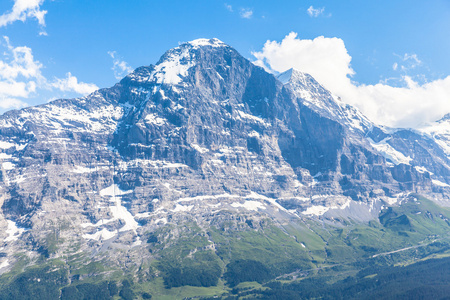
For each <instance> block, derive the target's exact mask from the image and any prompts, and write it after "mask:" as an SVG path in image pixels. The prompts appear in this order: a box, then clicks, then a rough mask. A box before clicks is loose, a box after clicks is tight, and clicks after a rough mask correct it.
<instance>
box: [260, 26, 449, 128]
mask: <svg viewBox="0 0 450 300" xmlns="http://www.w3.org/2000/svg"><path fill="white" fill-rule="evenodd" d="M253 55H254V56H255V57H256V59H257V61H256V62H255V63H256V64H257V65H265V66H266V68H268V69H270V70H272V71H273V72H283V71H285V70H287V69H289V68H292V67H294V68H296V69H299V70H301V71H303V72H307V73H310V74H311V75H312V76H313V77H315V78H316V79H317V80H318V81H319V82H320V83H321V84H323V85H324V86H325V87H326V88H328V89H329V90H330V91H332V92H333V93H334V94H336V95H337V96H339V97H341V98H342V100H343V101H345V102H347V103H349V104H352V105H354V106H356V107H358V108H359V109H360V110H361V111H362V112H363V113H364V114H365V115H366V116H367V117H369V118H370V119H371V120H372V121H374V122H375V123H378V124H383V125H387V126H394V127H416V126H418V125H420V124H421V123H424V122H430V121H434V120H437V119H439V118H440V117H442V116H443V115H444V114H445V113H448V112H450V76H448V77H446V78H444V79H440V80H435V81H432V82H428V83H425V84H422V85H420V84H418V83H417V82H416V81H414V80H413V79H412V78H411V77H410V76H407V75H403V76H402V77H401V80H402V81H403V82H404V86H403V87H394V86H390V85H387V84H385V83H381V82H380V83H378V84H375V85H365V84H358V83H356V82H354V81H352V80H351V76H352V75H353V74H354V73H355V72H354V71H353V69H352V68H351V65H350V62H351V56H350V55H349V54H348V52H347V49H346V47H345V44H344V41H343V40H341V39H339V38H325V37H323V36H320V37H317V38H315V39H314V40H308V39H305V40H303V39H300V38H297V34H296V33H293V32H292V33H290V34H289V35H287V36H286V37H285V38H284V39H283V40H282V41H281V42H276V41H267V42H266V43H265V45H264V47H263V49H262V50H261V51H260V52H254V53H253ZM402 59H406V60H410V61H412V62H415V63H419V62H420V60H419V59H418V58H417V56H414V55H411V54H407V55H404V56H402ZM394 68H395V67H394Z"/></svg>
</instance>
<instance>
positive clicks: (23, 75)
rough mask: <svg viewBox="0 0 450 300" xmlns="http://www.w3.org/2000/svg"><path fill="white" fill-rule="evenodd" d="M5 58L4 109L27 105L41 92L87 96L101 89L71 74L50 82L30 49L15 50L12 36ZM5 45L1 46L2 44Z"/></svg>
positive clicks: (1, 62)
mask: <svg viewBox="0 0 450 300" xmlns="http://www.w3.org/2000/svg"><path fill="white" fill-rule="evenodd" d="M3 39H4V43H2V46H3V48H4V52H3V57H0V108H2V109H8V108H20V107H24V106H27V103H26V101H27V99H29V98H30V97H31V96H34V95H36V93H38V91H39V90H49V91H55V90H59V91H63V92H75V93H78V94H87V93H90V92H92V91H93V90H95V89H98V88H97V86H96V85H94V84H88V83H83V82H78V79H77V78H76V77H75V76H73V75H72V74H70V73H67V75H66V76H67V77H66V78H63V79H60V78H54V79H53V81H49V80H47V78H45V77H44V76H43V74H42V68H43V65H42V64H41V63H40V62H39V61H37V60H36V59H35V58H34V56H33V53H32V50H31V49H30V48H29V47H25V46H21V47H14V46H12V45H11V43H10V41H9V38H8V37H3ZM0 45H1V44H0Z"/></svg>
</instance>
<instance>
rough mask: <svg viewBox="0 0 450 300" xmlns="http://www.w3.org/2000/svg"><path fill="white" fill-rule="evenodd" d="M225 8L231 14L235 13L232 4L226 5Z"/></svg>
mask: <svg viewBox="0 0 450 300" xmlns="http://www.w3.org/2000/svg"><path fill="white" fill-rule="evenodd" d="M225 8H226V9H227V10H228V11H229V12H233V6H231V5H230V4H227V3H225Z"/></svg>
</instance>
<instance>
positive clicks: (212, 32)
mask: <svg viewBox="0 0 450 300" xmlns="http://www.w3.org/2000/svg"><path fill="white" fill-rule="evenodd" d="M0 15H1V16H0V32H1V35H2V36H3V38H2V39H1V41H0V48H1V51H0V107H1V108H0V112H4V111H6V110H8V109H12V108H19V107H21V106H24V105H36V104H41V103H46V102H47V101H48V100H50V99H55V98H61V97H76V96H79V95H82V94H86V93H88V92H90V91H91V90H93V89H95V88H97V87H109V86H112V85H113V84H114V83H115V82H117V81H118V79H117V78H120V77H121V76H124V75H126V72H128V71H130V70H131V69H134V68H136V67H138V66H141V65H149V64H152V63H156V61H157V60H158V59H159V57H160V56H161V55H162V54H163V53H164V52H165V51H166V50H168V49H170V48H173V47H175V46H177V45H178V44H179V43H180V42H184V41H190V40H193V39H197V38H203V37H206V38H209V37H217V38H219V39H220V40H222V41H224V42H225V43H227V44H229V45H231V46H232V47H234V48H236V49H237V50H238V51H239V52H240V53H241V54H242V55H243V56H245V57H247V58H249V59H250V60H252V61H256V60H257V59H259V60H260V61H259V64H261V65H263V64H264V65H265V67H266V68H267V69H268V70H270V71H272V72H274V73H277V72H281V71H284V69H285V68H287V67H290V66H293V67H296V68H298V69H300V70H303V71H306V72H308V73H311V74H312V75H313V76H314V77H316V78H317V79H318V80H319V81H320V82H321V83H323V84H324V85H325V86H326V87H327V88H329V89H330V90H331V91H332V92H334V93H336V94H337V95H338V96H340V97H341V98H342V100H343V101H346V102H348V103H351V104H353V105H355V106H357V107H359V108H360V109H361V110H362V111H363V112H364V113H366V114H368V115H369V117H371V118H372V119H375V121H377V122H379V123H383V124H386V125H391V126H417V124H419V123H421V122H427V121H430V120H434V119H436V118H437V117H438V116H439V115H440V114H442V113H443V112H444V111H446V110H448V112H450V78H449V77H448V76H449V75H450V60H449V59H448V53H450V39H449V38H448V34H449V32H450V1H448V0H431V1H415V0H409V1H403V0H398V1H386V0H379V1H360V0H359V1H357V0H351V1H347V0H343V1H333V0H330V1H318V0H309V1H268V0H267V1H262V0H254V1H250V0H247V1H246V0H241V1H216V0H197V1H194V0H193V1H185V0H184V1H150V0H128V1H125V0H121V1H118V0H108V1H105V0H89V1H88V0H3V1H1V2H0ZM321 36H323V37H324V39H319V37H321ZM268 41H270V42H272V44H270V45H269V44H268V43H267V42H268ZM308 41H309V42H308ZM283 42H284V43H283ZM281 53H283V58H282V59H280V58H279V56H280V55H281ZM318 54H320V55H318ZM14 55H16V56H14ZM299 56H302V59H298V57H299ZM323 57H325V59H322V58H323ZM317 60H322V64H320V63H315V62H316V61H317ZM327 66H331V67H332V70H328V69H327ZM333 68H334V69H333ZM113 69H114V70H113ZM327 74H328V77H327ZM330 74H331V75H332V77H331V75H330ZM344 77H345V78H344ZM332 78H338V79H336V80H334V79H332ZM446 79H448V80H446ZM387 94H389V95H391V94H394V95H395V97H391V96H389V97H388V96H386V95H387ZM447 96H448V98H447ZM411 97H412V98H411ZM386 98H389V99H387V100H386ZM429 98H433V99H438V100H435V102H430V101H429V100H428V99H429ZM361 99H362V100H361ZM445 99H448V100H447V101H446V100H445ZM427 101H428V102H427ZM394 102H395V103H394ZM447 102H448V103H447ZM386 105H388V106H391V107H392V112H389V111H386V110H385V109H383V106H386ZM405 105H407V106H409V107H411V106H414V107H417V109H416V110H415V111H412V112H409V113H407V114H406V115H403V116H396V114H398V113H397V112H399V113H403V114H405V113H404V109H402V107H403V106H405ZM427 109H428V110H427ZM424 111H425V113H423V112H424ZM419 114H420V115H419Z"/></svg>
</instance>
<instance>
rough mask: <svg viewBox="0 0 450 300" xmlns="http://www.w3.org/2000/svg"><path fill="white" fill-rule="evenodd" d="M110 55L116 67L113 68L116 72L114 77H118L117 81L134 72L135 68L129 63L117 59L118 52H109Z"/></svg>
mask: <svg viewBox="0 0 450 300" xmlns="http://www.w3.org/2000/svg"><path fill="white" fill-rule="evenodd" d="M108 54H109V56H111V58H112V59H113V64H114V65H113V67H112V70H113V71H114V77H116V79H122V78H123V77H125V76H126V75H128V74H129V73H131V72H133V68H132V67H130V65H129V64H128V63H127V62H125V61H123V60H121V59H119V58H118V57H117V53H116V51H109V52H108Z"/></svg>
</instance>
